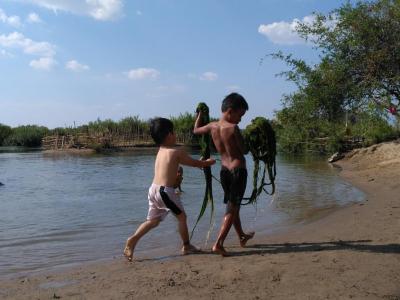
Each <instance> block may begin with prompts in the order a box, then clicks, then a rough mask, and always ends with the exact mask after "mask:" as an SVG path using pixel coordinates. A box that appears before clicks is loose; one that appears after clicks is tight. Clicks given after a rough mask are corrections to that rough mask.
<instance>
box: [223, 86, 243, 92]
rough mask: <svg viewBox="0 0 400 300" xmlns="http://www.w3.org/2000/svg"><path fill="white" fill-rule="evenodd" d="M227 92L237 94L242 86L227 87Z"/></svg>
mask: <svg viewBox="0 0 400 300" xmlns="http://www.w3.org/2000/svg"><path fill="white" fill-rule="evenodd" d="M226 90H227V91H228V92H237V91H239V90H240V86H238V85H230V86H227V87H226Z"/></svg>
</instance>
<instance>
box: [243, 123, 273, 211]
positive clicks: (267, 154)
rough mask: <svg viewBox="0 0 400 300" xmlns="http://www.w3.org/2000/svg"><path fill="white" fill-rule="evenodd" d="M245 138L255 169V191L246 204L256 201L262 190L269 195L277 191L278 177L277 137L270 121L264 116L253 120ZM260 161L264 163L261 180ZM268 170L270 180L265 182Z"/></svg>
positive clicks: (244, 132) (244, 134)
mask: <svg viewBox="0 0 400 300" xmlns="http://www.w3.org/2000/svg"><path fill="white" fill-rule="evenodd" d="M243 138H244V142H245V144H246V147H247V149H249V151H250V153H251V155H252V156H253V160H254V170H253V191H252V193H251V196H250V197H249V198H245V199H246V200H248V202H247V203H245V204H244V205H246V204H250V203H255V202H256V201H257V198H258V196H259V195H260V194H261V192H262V191H264V192H265V193H267V194H269V195H273V194H274V193H275V177H276V160H275V157H276V138H275V131H274V130H273V128H272V126H271V124H270V123H269V121H268V120H267V119H265V118H263V117H257V118H255V119H253V120H251V123H250V124H249V125H248V126H247V127H246V129H245V130H244V131H243ZM260 162H262V163H264V170H263V172H262V177H261V181H260V183H258V182H259V172H260V168H261V166H260ZM267 171H268V177H269V182H268V183H266V182H265V176H266V172H267ZM268 185H271V191H270V192H268V191H267V190H266V188H265V187H266V186H268Z"/></svg>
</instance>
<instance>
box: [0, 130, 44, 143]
mask: <svg viewBox="0 0 400 300" xmlns="http://www.w3.org/2000/svg"><path fill="white" fill-rule="evenodd" d="M48 133H49V129H48V128H47V127H44V126H36V125H26V126H19V127H16V128H13V129H12V133H11V135H9V136H8V137H7V138H6V139H5V141H4V143H3V144H4V145H5V146H24V147H40V146H41V145H42V138H43V137H44V136H45V135H47V134H48Z"/></svg>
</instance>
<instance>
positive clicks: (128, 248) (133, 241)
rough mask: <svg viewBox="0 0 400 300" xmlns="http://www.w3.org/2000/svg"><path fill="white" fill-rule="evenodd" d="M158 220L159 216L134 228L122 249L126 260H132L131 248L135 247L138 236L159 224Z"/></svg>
mask: <svg viewBox="0 0 400 300" xmlns="http://www.w3.org/2000/svg"><path fill="white" fill-rule="evenodd" d="M160 221H161V220H160V218H156V219H152V220H147V221H145V222H143V223H142V224H141V225H140V226H139V228H138V229H137V230H136V232H135V234H134V235H132V236H131V237H129V238H128V239H127V241H126V245H125V249H124V255H125V256H126V257H127V258H128V260H132V256H133V249H135V246H136V244H137V242H138V241H139V240H140V238H141V237H142V236H144V235H145V234H146V233H147V232H149V231H150V230H151V229H153V228H155V227H157V226H158V224H160Z"/></svg>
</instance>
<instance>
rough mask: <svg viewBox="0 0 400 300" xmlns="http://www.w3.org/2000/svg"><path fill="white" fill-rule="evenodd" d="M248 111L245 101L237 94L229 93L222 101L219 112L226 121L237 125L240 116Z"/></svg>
mask: <svg viewBox="0 0 400 300" xmlns="http://www.w3.org/2000/svg"><path fill="white" fill-rule="evenodd" d="M248 109H249V105H248V104H247V102H246V99H244V98H243V96H242V95H240V94H238V93H231V94H229V95H228V96H226V97H225V99H224V100H223V101H222V106H221V111H222V113H223V114H224V115H226V117H227V119H228V121H230V122H232V123H235V124H237V123H239V122H240V121H241V118H242V116H243V115H244V114H245V113H246V111H247V110H248Z"/></svg>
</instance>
